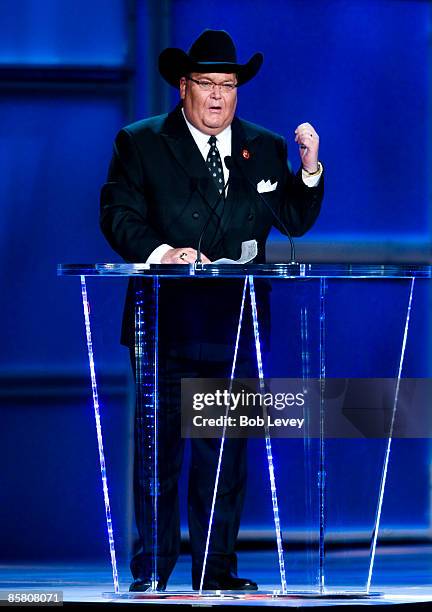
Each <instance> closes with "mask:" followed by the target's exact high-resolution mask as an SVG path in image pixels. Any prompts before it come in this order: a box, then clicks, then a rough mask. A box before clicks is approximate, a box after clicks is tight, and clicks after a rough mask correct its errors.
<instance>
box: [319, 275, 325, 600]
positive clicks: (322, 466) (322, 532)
mask: <svg viewBox="0 0 432 612" xmlns="http://www.w3.org/2000/svg"><path fill="white" fill-rule="evenodd" d="M326 292H327V279H326V278H321V279H320V307H319V318H320V326H319V369H320V373H319V375H320V439H319V467H318V495H319V553H318V554H319V558H318V587H319V592H320V594H323V593H324V589H325V573H324V559H325V547H324V545H325V528H326V472H325V470H326V464H325V429H324V425H325V419H324V417H325V395H324V393H325V379H326V361H325V357H326V351H325V349H326V345H325V340H326V336H325V322H326V321H325V318H326V317H325V314H326V313H325V305H326Z"/></svg>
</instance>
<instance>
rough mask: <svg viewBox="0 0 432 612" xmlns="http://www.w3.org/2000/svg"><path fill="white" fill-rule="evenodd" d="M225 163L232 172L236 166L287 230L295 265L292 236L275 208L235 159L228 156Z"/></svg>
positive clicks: (292, 259)
mask: <svg viewBox="0 0 432 612" xmlns="http://www.w3.org/2000/svg"><path fill="white" fill-rule="evenodd" d="M224 162H225V166H226V167H227V168H228V170H231V169H232V168H234V166H235V167H236V168H238V169H239V170H240V172H241V174H242V176H243V178H244V179H246V181H247V183H248V184H249V185H250V186H251V187H252V189H253V190H254V192H255V193H256V194H257V195H258V197H259V199H260V200H261V201H262V202H264V204H265V205H266V206H267V208H268V209H269V210H270V212H271V214H272V215H273V217H274V218H275V219H276V221H277V222H278V223H279V224H280V225H281V226H282V228H283V229H284V230H285V232H286V235H287V237H288V240H289V241H290V246H291V262H290V263H295V246H294V241H293V239H292V237H291V234H290V233H289V231H288V229H287V227H286V225H285V223H284V222H283V221H282V219H281V218H280V217H279V215H278V214H277V213H276V212H275V211H274V210H273V208H272V207H271V206H270V204H269V203H268V202H267V200H266V199H265V197H264V196H263V195H262V193H260V192H259V191H258V189H257V188H256V185H254V183H253V182H252V181H251V179H250V178H249V177H248V176H247V175H246V174H245V172H244V170H243V168H242V167H241V166H240V164H239V163H238V161H237V160H236V159H235V158H234V159H233V158H232V157H231V156H229V155H227V157H225V159H224Z"/></svg>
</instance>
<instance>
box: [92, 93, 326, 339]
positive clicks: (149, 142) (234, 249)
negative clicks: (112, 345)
mask: <svg viewBox="0 0 432 612" xmlns="http://www.w3.org/2000/svg"><path fill="white" fill-rule="evenodd" d="M244 151H247V152H248V153H249V155H248V156H247V157H248V158H247V159H246V158H245V156H244V155H243V154H242V153H243V152H244ZM232 157H233V158H234V160H235V164H236V166H235V167H234V169H233V170H232V171H231V173H230V174H231V176H230V183H229V188H228V194H227V197H226V200H225V201H221V202H220V204H219V205H218V207H217V209H216V211H215V213H213V214H212V213H211V210H212V208H213V207H214V205H215V203H216V202H217V199H218V196H219V192H218V190H217V187H216V185H215V183H214V181H213V179H212V177H211V176H210V174H209V172H208V169H207V166H206V164H205V161H204V159H203V157H202V155H201V153H200V151H199V149H198V147H197V146H196V144H195V141H194V140H193V138H192V136H191V134H190V131H189V129H188V127H187V125H186V122H185V120H184V118H183V115H182V112H181V106H180V105H178V106H177V107H176V108H175V109H174V111H173V112H171V113H169V114H168V115H160V116H157V117H152V118H150V119H145V120H143V121H138V122H136V123H134V124H132V125H129V126H127V127H125V128H124V129H122V130H121V131H120V132H119V134H118V135H117V138H116V141H115V145H114V154H113V158H112V161H111V165H110V168H109V173H108V181H107V183H106V184H105V185H104V186H103V188H102V192H101V216H100V222H101V228H102V231H103V233H104V235H105V237H106V238H107V240H108V242H109V243H110V245H111V246H112V248H113V249H114V250H115V251H116V252H117V253H119V254H120V255H121V257H122V258H123V259H124V260H126V261H128V262H145V261H146V260H147V258H148V257H149V255H150V254H151V252H152V251H153V250H154V249H155V248H156V247H158V246H159V245H161V244H163V243H166V244H169V245H171V246H172V247H188V246H189V247H193V248H196V246H197V244H198V240H199V236H200V234H201V231H202V229H203V227H204V224H205V223H206V222H207V220H208V218H209V215H211V220H210V223H209V226H208V229H207V231H206V233H205V235H204V238H203V242H202V252H203V253H205V254H206V255H207V256H208V257H209V258H210V259H211V260H214V259H218V258H220V257H229V258H231V259H237V258H238V257H239V255H240V250H241V243H242V242H243V241H245V240H250V239H255V240H256V241H257V243H258V256H257V258H256V259H255V263H261V262H264V261H265V243H266V240H267V237H268V234H269V232H270V229H271V227H272V225H275V226H276V227H278V229H279V230H280V231H282V232H284V230H283V228H282V227H280V226H279V224H278V223H277V222H275V219H274V217H273V215H272V213H271V212H270V211H269V209H268V208H267V207H266V206H265V204H264V203H263V202H262V201H261V200H260V198H259V197H258V195H257V193H256V190H255V189H253V188H252V187H251V185H250V184H248V181H247V180H246V178H245V177H248V179H249V180H250V181H251V182H252V184H253V185H257V184H258V183H259V182H260V181H261V180H265V181H266V180H268V179H270V180H271V182H272V183H274V182H275V181H277V188H276V189H275V190H274V191H272V192H269V193H266V194H264V197H265V198H266V200H267V202H268V203H269V204H270V206H272V208H273V209H274V211H275V212H276V213H277V215H278V216H279V217H280V218H281V219H282V221H283V222H284V224H285V225H286V226H287V228H288V230H289V231H290V233H291V235H293V236H301V235H302V234H304V233H305V232H306V231H307V230H308V229H309V228H310V227H311V226H312V225H313V223H314V222H315V220H316V218H317V216H318V214H319V211H320V205H321V201H322V197H323V187H324V185H323V183H324V179H323V177H321V180H320V182H319V184H318V186H317V187H312V188H310V187H307V186H306V185H305V184H304V183H303V181H302V179H301V172H300V171H299V172H298V173H297V174H296V175H295V174H293V173H292V172H291V171H290V169H289V167H288V164H287V147H286V142H285V140H284V139H283V138H282V137H281V136H279V135H277V134H274V133H272V132H270V131H268V130H265V129H264V128H262V127H259V126H257V125H254V124H252V123H249V122H246V121H243V120H241V119H238V118H237V117H235V118H234V120H233V122H232ZM239 168H241V170H239ZM203 283H207V285H206V286H205V287H204V284H203ZM225 286H226V287H228V291H231V293H232V295H233V296H235V297H233V300H231V301H232V302H233V303H235V304H236V306H235V308H234V310H233V308H232V307H229V308H228V306H227V308H228V310H229V314H228V313H224V312H223V311H224V304H223V301H224V300H221V294H220V292H221V285H220V284H219V285H218V286H216V283H215V282H214V281H198V282H196V281H195V282H194V283H193V284H192V283H191V282H190V283H189V284H188V283H186V282H185V281H182V284H181V285H179V284H177V285H176V284H175V283H174V282H173V283H172V286H171V288H170V289H169V292H170V295H171V296H172V295H173V293H172V291H175V306H174V305H173V303H172V301H171V302H170V304H169V308H168V310H167V312H166V313H165V314H166V317H165V321H164V328H168V329H170V333H169V336H170V340H169V343H171V344H175V343H177V344H184V343H185V342H186V341H187V340H191V338H192V336H194V341H198V339H200V341H201V342H202V341H204V340H206V341H208V342H210V343H212V342H219V343H220V341H221V329H222V328H223V329H225V327H226V325H225V323H227V324H228V327H229V328H230V329H231V326H232V322H233V321H235V320H236V317H237V316H238V299H239V297H238V296H239V295H241V285H240V284H239V283H238V281H235V282H231V281H229V282H227V283H225ZM229 287H232V288H234V287H237V288H236V289H235V291H234V289H233V290H230V289H229ZM133 291H134V288H133V287H132V286H130V289H129V293H128V298H127V302H126V308H125V317H124V322H123V334H122V341H123V342H124V343H125V344H131V343H132V340H131V333H132V310H131V307H132V299H133V298H132V292H133ZM167 292H168V289H167ZM195 300H198V302H195ZM166 301H167V300H164V301H162V300H161V304H164V303H165V302H166ZM168 301H169V300H168ZM228 301H229V300H228ZM195 303H199V304H200V306H199V308H197V309H195V312H196V311H197V310H199V311H200V312H201V313H206V314H205V315H203V319H202V321H201V322H200V323H199V324H197V321H196V318H194V319H193V321H192V325H191V321H190V320H189V319H187V316H186V313H187V312H188V311H189V310H190V305H191V304H195ZM188 307H189V308H188ZM172 308H175V312H176V313H183V315H184V316H186V319H187V320H186V321H185V323H184V325H182V324H181V322H180V323H179V321H178V319H177V316H176V315H173V311H172ZM234 311H235V314H234ZM162 314H163V312H162ZM224 314H226V315H227V319H226V321H225V319H224ZM215 317H216V318H217V319H219V320H220V325H219V326H218V327H219V330H218V331H217V332H214V333H213V332H211V331H210V328H213V327H214V325H210V326H209V325H208V324H207V323H208V321H213V323H214V321H215ZM172 318H175V320H176V323H175V325H172V326H171V328H170V326H169V321H170V319H172ZM201 323H202V324H201ZM229 333H231V332H229ZM230 337H231V336H230Z"/></svg>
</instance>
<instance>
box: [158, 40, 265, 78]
mask: <svg viewBox="0 0 432 612" xmlns="http://www.w3.org/2000/svg"><path fill="white" fill-rule="evenodd" d="M263 59H264V57H263V54H262V53H255V55H253V56H252V57H251V58H250V60H249V61H248V62H246V64H235V63H232V62H194V61H193V60H191V59H190V57H189V56H188V55H187V53H185V52H184V51H183V50H182V49H176V48H172V47H170V48H168V49H165V50H164V51H162V53H161V54H160V55H159V72H160V73H161V75H162V77H163V78H164V79H165V81H167V82H168V83H169V84H170V85H172V86H173V87H177V88H178V86H179V81H180V79H181V77H182V76H186V75H187V74H190V73H191V72H223V73H235V74H236V75H237V81H238V85H244V84H245V83H247V82H248V81H250V80H251V79H253V78H254V76H256V74H257V73H258V71H259V69H260V68H261V66H262V63H263Z"/></svg>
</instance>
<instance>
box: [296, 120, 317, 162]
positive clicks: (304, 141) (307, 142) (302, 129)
mask: <svg viewBox="0 0 432 612" xmlns="http://www.w3.org/2000/svg"><path fill="white" fill-rule="evenodd" d="M294 133H295V141H296V143H297V144H298V145H299V153H300V159H301V162H302V166H303V169H304V170H306V172H309V173H310V174H313V173H314V172H316V171H317V170H318V149H319V136H318V134H317V133H316V131H315V129H314V128H313V127H312V126H311V124H310V123H301V124H300V125H299V126H298V128H297V129H296V130H295V132H294Z"/></svg>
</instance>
